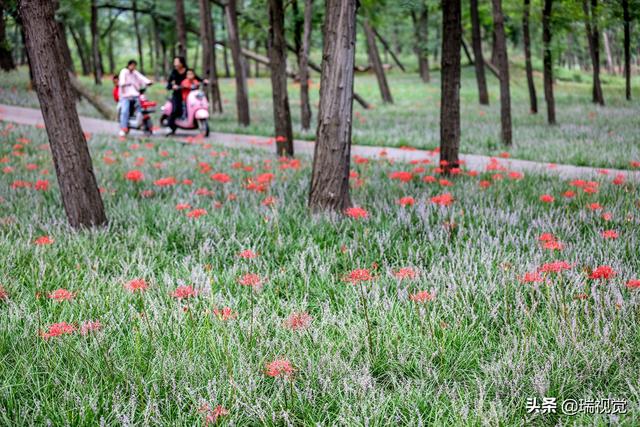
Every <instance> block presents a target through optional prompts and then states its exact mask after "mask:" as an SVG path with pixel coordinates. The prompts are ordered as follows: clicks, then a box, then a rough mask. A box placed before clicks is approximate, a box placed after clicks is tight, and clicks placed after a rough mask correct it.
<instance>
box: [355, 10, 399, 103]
mask: <svg viewBox="0 0 640 427" xmlns="http://www.w3.org/2000/svg"><path fill="white" fill-rule="evenodd" d="M362 26H363V28H364V34H365V36H366V38H367V53H368V54H369V62H371V67H372V68H373V71H374V73H375V74H376V79H377V80H378V87H379V88H380V96H381V97H382V102H383V103H385V104H393V98H392V97H391V91H390V90H389V84H388V83H387V77H386V76H385V74H384V68H383V67H382V61H381V60H380V52H379V51H378V45H377V44H376V35H375V33H374V31H373V28H372V27H371V24H370V23H369V20H368V19H365V20H364V21H363V24H362Z"/></svg>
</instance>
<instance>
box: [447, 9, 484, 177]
mask: <svg viewBox="0 0 640 427" xmlns="http://www.w3.org/2000/svg"><path fill="white" fill-rule="evenodd" d="M461 45H462V11H461V1H460V0H447V1H443V2H442V55H441V59H440V69H441V75H442V76H441V79H440V103H441V106H440V164H441V165H442V167H443V169H444V172H445V174H448V173H449V171H450V170H451V169H452V168H457V167H459V164H460V161H459V159H458V154H459V151H460V47H461ZM476 62H477V61H476Z"/></svg>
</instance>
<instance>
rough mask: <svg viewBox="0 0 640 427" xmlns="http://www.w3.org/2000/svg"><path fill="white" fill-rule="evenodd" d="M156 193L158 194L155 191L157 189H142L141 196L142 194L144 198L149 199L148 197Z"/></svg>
mask: <svg viewBox="0 0 640 427" xmlns="http://www.w3.org/2000/svg"><path fill="white" fill-rule="evenodd" d="M155 194H156V193H155V191H153V190H142V191H141V192H140V196H142V197H143V198H145V199H148V198H150V197H153V196H155Z"/></svg>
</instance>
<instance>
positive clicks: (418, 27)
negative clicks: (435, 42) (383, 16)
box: [411, 4, 431, 83]
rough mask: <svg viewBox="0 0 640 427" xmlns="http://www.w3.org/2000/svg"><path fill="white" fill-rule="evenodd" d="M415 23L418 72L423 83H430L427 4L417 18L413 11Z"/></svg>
mask: <svg viewBox="0 0 640 427" xmlns="http://www.w3.org/2000/svg"><path fill="white" fill-rule="evenodd" d="M411 20H412V21H413V34H414V38H415V40H414V46H413V50H414V52H415V53H416V57H417V58H418V71H419V72H420V78H421V79H422V81H423V82H425V83H429V81H431V76H430V75H429V45H428V42H429V10H428V9H427V6H426V5H425V4H421V9H420V14H419V15H418V16H416V13H415V11H413V10H412V11H411Z"/></svg>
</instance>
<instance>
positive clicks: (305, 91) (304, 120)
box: [298, 0, 313, 130]
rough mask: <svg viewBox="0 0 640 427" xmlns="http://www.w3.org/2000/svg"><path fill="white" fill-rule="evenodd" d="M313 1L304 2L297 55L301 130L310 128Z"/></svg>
mask: <svg viewBox="0 0 640 427" xmlns="http://www.w3.org/2000/svg"><path fill="white" fill-rule="evenodd" d="M312 8H313V0H305V2H304V23H303V34H302V44H301V45H300V54H299V55H298V58H299V61H298V68H299V69H300V121H301V124H302V129H303V130H309V128H310V127H311V104H310V102H309V47H310V45H311V28H312V26H311V24H312V22H311V18H312V17H313V10H312Z"/></svg>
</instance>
